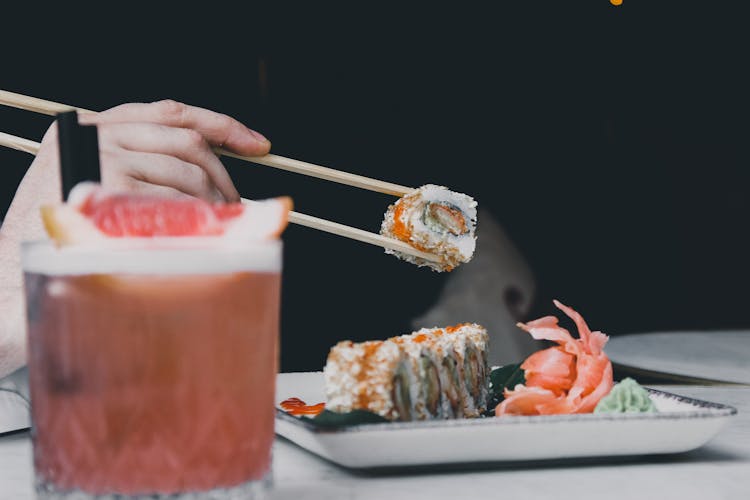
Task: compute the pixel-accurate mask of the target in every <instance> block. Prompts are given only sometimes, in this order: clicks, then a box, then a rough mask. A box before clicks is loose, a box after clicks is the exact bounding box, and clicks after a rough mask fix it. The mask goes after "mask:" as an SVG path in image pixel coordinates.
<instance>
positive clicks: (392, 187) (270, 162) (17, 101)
mask: <svg viewBox="0 0 750 500" xmlns="http://www.w3.org/2000/svg"><path fill="white" fill-rule="evenodd" d="M0 104H2V105H5V106H11V107H14V108H19V109H25V110H27V111H33V112H35V113H42V114H45V115H53V116H54V115H56V114H57V113H61V112H64V111H71V110H76V111H78V112H80V113H95V111H91V110H87V109H82V108H75V107H73V106H68V105H66V104H60V103H57V102H52V101H46V100H44V99H38V98H36V97H29V96H25V95H21V94H16V93H14V92H8V91H7V90H0ZM216 152H217V153H219V154H221V155H224V156H229V157H232V158H238V159H240V160H244V161H249V162H252V163H258V164H260V165H266V166H268V167H274V168H278V169H281V170H286V171H289V172H295V173H298V174H303V175H307V176H310V177H317V178H319V179H325V180H327V181H332V182H338V183H339V184H346V185H349V186H354V187H358V188H361V189H367V190H370V191H376V192H378V193H385V194H390V195H393V196H403V195H405V194H406V193H409V192H411V191H412V190H413V189H412V188H410V187H406V186H400V185H398V184H393V183H391V182H385V181H380V180H377V179H371V178H369V177H364V176H362V175H356V174H350V173H348V172H341V171H340V170H335V169H332V168H328V167H323V166H320V165H315V164H312V163H307V162H304V161H300V160H293V159H291V158H285V157H283V156H278V155H274V154H267V155H263V156H242V155H238V154H235V153H232V152H230V151H227V150H225V149H221V148H217V149H216Z"/></svg>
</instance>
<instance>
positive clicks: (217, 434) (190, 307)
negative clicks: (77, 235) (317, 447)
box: [24, 242, 281, 498]
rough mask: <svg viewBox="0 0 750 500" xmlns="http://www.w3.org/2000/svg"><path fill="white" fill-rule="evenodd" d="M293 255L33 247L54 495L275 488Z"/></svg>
mask: <svg viewBox="0 0 750 500" xmlns="http://www.w3.org/2000/svg"><path fill="white" fill-rule="evenodd" d="M280 253H281V252H280V244H279V243H278V242H274V243H268V244H263V245H257V246H256V247H253V248H242V249H240V250H237V249H235V250H218V249H202V250H199V249H193V250H189V249H184V250H158V251H157V250H118V251H113V250H110V251H105V250H75V249H74V250H67V249H66V250H56V249H54V248H52V247H50V246H48V245H45V244H32V245H29V246H27V247H26V248H25V249H24V269H25V272H26V275H25V277H26V289H27V301H28V304H27V307H28V317H29V348H30V351H29V353H30V354H29V373H30V384H31V397H32V417H33V429H34V465H35V470H36V480H37V492H38V494H39V495H40V497H42V498H66V497H67V496H68V495H69V494H72V493H74V492H78V494H80V492H84V493H86V494H88V495H90V496H89V497H90V498H97V495H106V494H112V493H118V494H121V495H132V496H133V497H134V498H136V497H138V496H139V495H154V494H156V495H157V496H154V497H151V496H149V497H148V498H159V496H158V495H164V496H165V497H166V496H167V495H175V494H179V493H188V492H209V493H210V494H211V495H213V496H210V498H224V496H222V495H224V494H225V495H226V498H249V497H250V496H251V495H253V494H255V493H258V492H260V491H262V487H261V486H260V485H262V484H263V480H264V479H267V478H268V475H269V473H270V469H271V461H270V449H271V445H272V442H273V433H274V429H273V425H274V381H275V376H276V371H277V359H278V347H277V346H278V323H279V299H280V284H281V278H280V270H281V263H280V258H281V257H280ZM209 493H207V494H209ZM233 495H234V496H233ZM237 495H239V496H237ZM75 498H85V497H75ZM118 498H127V497H118ZM169 498H180V497H179V496H169ZM190 498H194V497H190Z"/></svg>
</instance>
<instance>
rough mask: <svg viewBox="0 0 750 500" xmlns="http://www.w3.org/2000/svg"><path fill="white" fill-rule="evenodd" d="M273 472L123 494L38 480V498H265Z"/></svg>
mask: <svg viewBox="0 0 750 500" xmlns="http://www.w3.org/2000/svg"><path fill="white" fill-rule="evenodd" d="M271 483H272V481H271V474H270V473H269V474H268V475H266V477H265V478H263V479H261V480H260V481H249V482H247V483H243V484H241V485H239V486H234V487H232V488H217V489H214V490H209V491H200V492H194V493H189V492H186V493H144V494H138V495H122V494H119V493H107V494H103V495H92V494H91V493H85V492H83V491H76V490H73V491H59V490H57V489H55V487H54V486H52V485H50V484H48V483H43V482H40V481H37V483H36V495H37V499H38V500H265V499H266V498H267V496H268V491H269V490H270V489H271Z"/></svg>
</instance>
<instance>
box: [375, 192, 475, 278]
mask: <svg viewBox="0 0 750 500" xmlns="http://www.w3.org/2000/svg"><path fill="white" fill-rule="evenodd" d="M476 221H477V202H476V201H474V199H473V198H472V197H471V196H468V195H465V194H462V193H456V192H454V191H451V190H449V189H448V188H446V187H444V186H437V185H435V184H427V185H424V186H422V187H420V188H419V189H416V190H414V191H413V192H411V193H409V194H407V195H405V196H403V197H402V198H400V199H399V200H398V201H397V202H396V203H394V204H392V205H391V206H389V207H388V210H387V211H386V213H385V217H384V220H383V223H382V225H381V228H380V234H382V235H383V236H388V237H390V238H395V239H397V240H401V241H403V242H405V243H408V244H409V245H411V246H413V247H414V248H416V249H418V250H422V251H425V252H429V253H433V254H435V255H437V256H439V257H440V258H441V262H431V261H427V260H424V259H421V258H419V257H414V256H411V255H405V254H403V253H401V252H398V251H395V250H390V249H386V253H389V254H393V255H396V256H397V257H399V258H401V259H403V260H405V261H407V262H411V263H413V264H416V265H418V266H428V267H430V268H432V269H433V270H435V271H438V272H442V271H451V270H453V268H455V267H456V266H458V265H459V264H462V263H465V262H469V261H470V260H471V258H472V256H473V255H474V249H475V247H476V237H475V236H474V231H475V229H476Z"/></svg>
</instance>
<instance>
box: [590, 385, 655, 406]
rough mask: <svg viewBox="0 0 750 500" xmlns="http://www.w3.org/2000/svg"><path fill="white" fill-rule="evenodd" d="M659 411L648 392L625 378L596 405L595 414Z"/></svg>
mask: <svg viewBox="0 0 750 500" xmlns="http://www.w3.org/2000/svg"><path fill="white" fill-rule="evenodd" d="M655 411H657V410H656V406H654V402H653V401H651V398H649V397H648V391H647V390H646V389H644V388H643V387H641V386H640V385H639V384H638V382H636V381H635V380H633V379H632V378H629V377H628V378H625V379H623V380H622V381H620V382H619V383H618V384H615V386H614V387H613V388H612V390H611V391H609V394H607V395H606V396H604V397H603V398H602V399H601V401H599V404H597V405H596V408H595V409H594V413H653V412H655Z"/></svg>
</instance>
